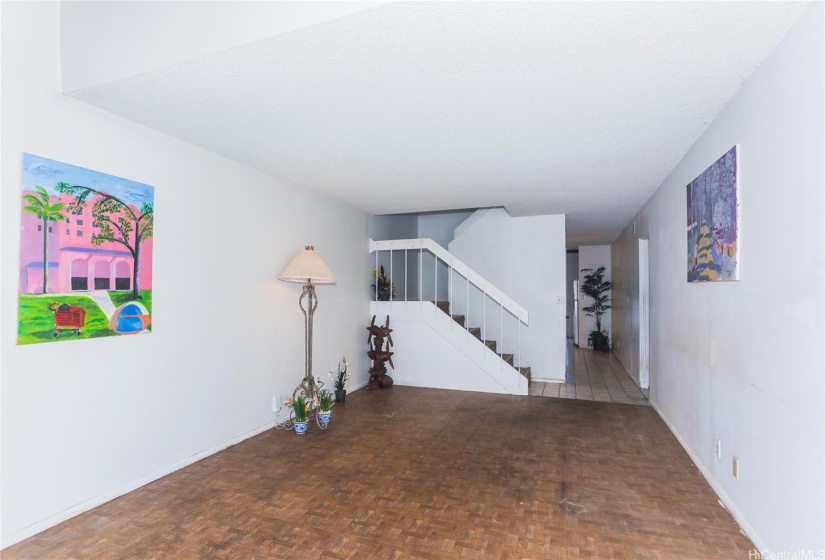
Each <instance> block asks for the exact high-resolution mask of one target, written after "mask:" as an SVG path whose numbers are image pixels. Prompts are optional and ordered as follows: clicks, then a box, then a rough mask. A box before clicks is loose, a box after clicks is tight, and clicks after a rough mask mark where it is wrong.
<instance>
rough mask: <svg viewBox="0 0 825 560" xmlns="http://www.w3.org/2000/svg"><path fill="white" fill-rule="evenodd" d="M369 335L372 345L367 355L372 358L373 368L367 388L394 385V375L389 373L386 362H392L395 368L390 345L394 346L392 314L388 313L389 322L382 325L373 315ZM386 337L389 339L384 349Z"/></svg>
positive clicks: (385, 387) (386, 387)
mask: <svg viewBox="0 0 825 560" xmlns="http://www.w3.org/2000/svg"><path fill="white" fill-rule="evenodd" d="M367 330H368V331H369V335H368V336H367V343H368V344H369V346H370V350H369V352H367V356H369V358H370V360H372V368H370V381H369V383H368V384H367V389H388V388H390V387H392V377H390V376H389V375H387V366H386V365H385V364H386V362H389V363H390V367H392V369H395V366H394V365H393V363H392V355H393V354H394V352H390V346H392V335H391V334H390V333H391V332H392V329H391V328H390V316H389V315H387V322H386V323H385V324H384V326H383V327H382V326H381V325H376V324H375V315H373V316H372V324H371V325H370V326H369V327H367ZM384 339H386V340H387V348H386V350H385V349H384Z"/></svg>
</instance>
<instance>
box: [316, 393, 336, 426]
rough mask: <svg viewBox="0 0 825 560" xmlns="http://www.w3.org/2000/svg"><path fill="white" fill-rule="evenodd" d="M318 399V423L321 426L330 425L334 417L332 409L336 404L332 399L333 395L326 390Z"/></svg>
mask: <svg viewBox="0 0 825 560" xmlns="http://www.w3.org/2000/svg"><path fill="white" fill-rule="evenodd" d="M319 397H320V398H319V399H318V408H319V412H318V421H319V422H321V424H329V419H330V418H331V417H332V410H331V409H332V407H333V405H334V404H335V401H334V400H333V398H332V393H331V392H330V391H329V390H327V389H324V390H323V391H321V392H320V393H319Z"/></svg>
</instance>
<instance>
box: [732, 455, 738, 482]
mask: <svg viewBox="0 0 825 560" xmlns="http://www.w3.org/2000/svg"><path fill="white" fill-rule="evenodd" d="M733 478H735V479H737V480H739V458H738V457H737V456H736V455H734V456H733Z"/></svg>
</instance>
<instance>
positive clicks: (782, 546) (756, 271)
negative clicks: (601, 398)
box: [613, 3, 825, 557]
mask: <svg viewBox="0 0 825 560" xmlns="http://www.w3.org/2000/svg"><path fill="white" fill-rule="evenodd" d="M824 24H825V6H823V4H822V3H816V4H814V5H812V6H811V7H809V8H808V9H807V11H806V12H805V13H804V14H803V15H802V16H801V18H800V20H799V21H798V22H797V23H796V24H795V25H794V27H792V28H791V29H790V31H789V32H788V34H787V35H786V36H785V37H784V38H783V40H782V41H781V42H780V43H779V45H778V46H777V47H776V49H775V50H774V52H773V53H772V54H771V55H770V56H769V57H768V58H767V59H766V60H765V61H764V62H763V63H762V65H761V66H760V67H759V68H758V69H757V70H756V71H755V72H754V74H753V75H752V77H751V78H750V79H749V80H748V81H747V82H746V83H745V84H744V85H743V86H742V88H741V89H740V90H739V92H738V93H737V94H736V95H735V96H734V97H733V98H732V99H731V100H730V102H729V103H728V104H727V106H726V107H725V108H724V110H723V111H722V112H721V113H719V115H718V116H717V117H716V119H715V120H714V121H713V123H712V124H711V125H710V126H709V127H708V129H707V130H706V131H705V133H704V134H703V135H702V136H701V137H700V138H699V139H698V140H697V141H696V143H695V144H694V145H693V147H692V148H691V149H690V151H688V153H687V154H685V156H684V158H683V159H682V161H681V162H680V163H679V164H678V165H677V166H676V168H675V169H674V170H673V171H672V172H671V174H670V175H669V176H668V178H667V179H666V180H665V181H664V182H663V183H662V185H661V186H660V187H659V189H658V190H657V191H656V192H655V194H654V195H653V196H652V197H651V198H650V200H649V201H648V202H647V203H646V204H645V206H644V207H643V209H642V210H641V212H639V214H638V215H637V216H636V218H635V222H636V233H635V234H634V233H633V226H632V224H630V225H629V226H628V227H627V228H626V229H625V230H624V232H623V233H622V234H621V236H620V237H619V238H618V239H617V240H616V242H615V243H614V245H613V257H614V261H613V263H614V265H613V274H614V280H615V281H616V283H617V291H619V292H620V293H621V294H622V295H626V296H629V297H630V299H631V303H630V305H628V306H627V308H625V309H624V310H622V315H624V316H625V317H623V318H622V320H617V321H615V324H616V326H617V328H616V330H615V331H614V337H615V338H616V339H617V340H619V341H621V347H622V348H625V349H629V352H628V353H625V352H621V353H619V354H618V355H619V356H620V358H621V359H622V360H623V361H625V363H626V365H627V361H628V355H629V354H630V353H635V355H636V358H635V361H634V363H635V364H638V353H637V348H638V337H637V333H636V330H635V329H636V328H637V327H634V325H637V324H638V320H637V318H636V317H630V318H627V315H631V316H633V315H634V314H635V315H637V314H638V311H637V310H638V279H637V266H638V264H637V260H638V259H637V251H638V250H637V240H638V238H639V237H649V239H650V298H651V317H650V319H651V371H650V376H651V378H650V383H651V388H650V390H651V400H652V402H653V403H654V405H655V406H656V408H657V410H658V411H659V412H660V414H661V415H662V417H663V418H664V419H665V421H666V422H667V423H668V424H669V425H670V426H671V428H672V429H673V431H674V432H675V433H676V434H677V436H678V437H679V438H680V440H681V442H682V444H683V445H684V446H685V447H686V449H687V450H688V452H689V453H690V454H691V456H692V458H693V459H694V461H695V462H696V464H697V466H698V467H699V468H700V469H701V470H702V472H703V473H704V474H705V476H706V477H707V478H708V479H709V481H710V482H711V484H712V485H713V486H714V488H715V490H716V491H717V493H719V495H720V497H721V498H722V500H723V501H724V503H725V504H726V505H727V507H728V508H729V509H730V510H731V512H732V513H733V514H734V515H735V516H736V517H737V519H738V521H739V523H740V524H741V525H742V526H743V528H744V529H745V531H746V532H747V533H748V535H749V536H750V537H751V538H752V539H753V540H754V541H755V543H756V544H757V546H758V547H759V548H767V549H769V550H770V551H773V552H796V551H800V550H811V551H820V550H823V549H825V484H823V482H825V481H824V480H823V479H825V415H823V408H824V407H823V394H825V374H823V372H825V352H824V351H823V337H825V329H824V328H823V311H825V294H824V293H823V292H825V272H824V271H823V266H825V240H824V238H825V225H824V224H825V219H823V209H824V208H825V188H823V185H825V172H824V171H823V153H825V141H823V122H825V114H823V99H825V88H823V81H825V77H824V76H823V67H825V60H823V49H825V45H824V44H823V25H824ZM665 124H666V123H665ZM735 144H739V145H740V146H741V148H740V149H741V151H740V158H741V159H740V164H741V216H742V221H741V230H740V231H741V257H742V260H741V280H740V281H738V282H725V283H701V284H688V283H687V281H686V274H687V272H686V267H687V247H686V245H687V241H686V236H687V234H686V228H685V223H686V222H685V216H686V202H685V185H687V183H688V182H689V181H691V180H692V179H693V178H695V177H696V176H697V175H699V174H700V173H701V172H702V171H704V170H705V169H706V168H707V167H708V166H710V165H711V164H712V163H713V162H714V161H716V160H717V159H718V158H719V157H720V156H721V155H722V154H724V153H725V152H726V151H727V150H729V149H730V148H731V147H732V146H733V145H735ZM618 313H619V311H618V310H617V314H618ZM716 438H720V439H721V440H722V458H721V459H717V458H716V457H715V455H714V440H715V439H716ZM734 455H736V456H737V457H738V458H739V460H740V467H741V475H740V478H739V479H738V480H737V479H735V478H734V477H733V475H732V468H731V462H732V456H734ZM813 554H814V555H815V554H816V552H814V553H813ZM788 557H790V556H788ZM800 557H801V556H800Z"/></svg>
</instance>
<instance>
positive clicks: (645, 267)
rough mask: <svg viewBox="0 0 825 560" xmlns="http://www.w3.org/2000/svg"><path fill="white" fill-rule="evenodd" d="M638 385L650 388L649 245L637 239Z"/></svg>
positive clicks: (643, 240)
mask: <svg viewBox="0 0 825 560" xmlns="http://www.w3.org/2000/svg"><path fill="white" fill-rule="evenodd" d="M639 386H640V387H641V388H642V389H649V388H650V246H649V240H648V239H639Z"/></svg>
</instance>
